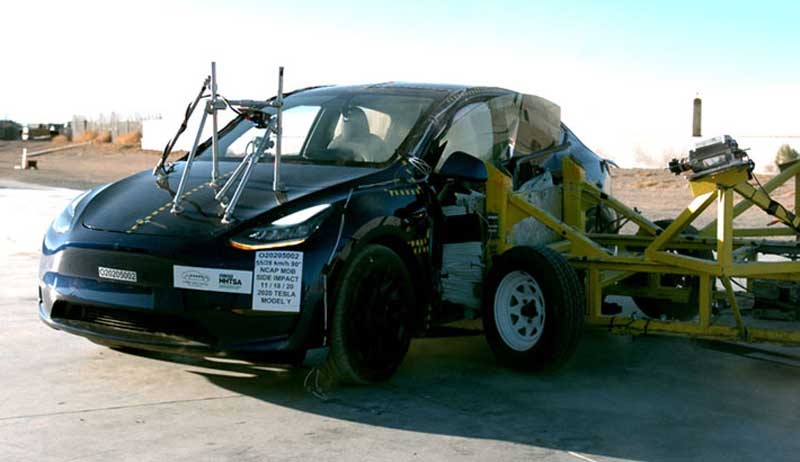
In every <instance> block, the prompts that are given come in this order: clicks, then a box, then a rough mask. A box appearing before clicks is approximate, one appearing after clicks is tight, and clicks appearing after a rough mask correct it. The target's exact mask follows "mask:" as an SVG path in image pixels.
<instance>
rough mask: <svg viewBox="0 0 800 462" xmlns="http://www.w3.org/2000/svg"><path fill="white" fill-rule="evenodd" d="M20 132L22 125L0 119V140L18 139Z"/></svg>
mask: <svg viewBox="0 0 800 462" xmlns="http://www.w3.org/2000/svg"><path fill="white" fill-rule="evenodd" d="M21 134H22V125H20V124H18V123H16V122H14V121H13V120H0V140H18V139H20V135H21Z"/></svg>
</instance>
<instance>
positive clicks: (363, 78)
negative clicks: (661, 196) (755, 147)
mask: <svg viewBox="0 0 800 462" xmlns="http://www.w3.org/2000/svg"><path fill="white" fill-rule="evenodd" d="M4 17H5V18H13V20H11V21H7V22H8V24H4V27H3V28H0V39H2V43H4V44H5V46H6V49H5V50H4V57H3V61H2V62H3V65H2V72H0V117H4V116H8V117H11V118H15V119H17V120H21V121H23V122H34V121H40V120H41V121H57V120H64V119H67V118H69V117H71V115H72V114H75V113H78V114H85V115H89V116H93V115H96V114H99V113H106V114H107V113H110V112H111V111H116V112H118V113H122V114H132V113H140V114H164V115H165V117H170V114H173V113H175V114H177V113H180V112H181V111H182V108H183V106H184V104H185V102H186V101H187V100H188V99H189V98H191V97H192V96H193V95H192V93H193V92H195V91H196V90H195V87H196V86H197V83H198V82H199V81H200V80H201V79H202V77H203V76H204V75H205V74H206V73H207V72H208V63H209V62H210V61H211V60H216V61H217V62H218V63H219V68H220V86H221V90H222V92H223V93H225V94H228V95H229V96H233V97H260V96H267V95H268V94H270V93H273V92H274V87H275V77H274V76H275V70H276V68H277V66H278V65H285V66H286V69H287V70H286V72H287V74H286V75H287V87H288V88H293V87H300V86H305V85H310V84H320V83H358V82H371V81H386V80H405V81H437V82H453V83H466V84H481V85H497V86H504V87H508V88H512V89H516V90H519V91H523V92H529V93H535V94H538V95H541V96H544V97H546V98H548V99H551V100H553V101H555V102H556V103H558V104H560V105H561V106H562V113H563V115H564V117H565V120H566V121H567V123H568V124H570V126H571V127H572V128H573V129H575V130H576V131H577V132H578V133H579V134H582V137H583V138H584V139H585V140H586V141H587V142H588V143H590V144H592V145H593V147H595V148H597V149H601V150H604V151H613V152H618V153H620V154H618V155H619V156H622V157H624V158H632V156H633V155H634V154H633V153H634V151H636V150H637V149H640V148H641V149H645V150H656V151H659V150H660V151H664V150H665V149H666V148H665V147H664V146H666V145H667V144H670V145H674V144H675V142H673V141H669V142H667V141H665V140H676V139H678V138H679V137H683V136H684V135H685V134H686V133H688V129H687V128H686V127H687V126H688V117H689V109H688V108H689V107H690V106H689V105H690V103H691V99H692V98H693V97H694V95H695V94H696V93H699V94H700V95H701V96H703V97H704V103H705V106H706V108H707V110H706V113H705V116H706V117H705V120H706V121H707V126H708V127H709V131H715V130H731V131H734V132H743V131H749V132H754V133H756V132H757V133H758V134H800V127H797V124H796V122H795V121H794V119H795V117H794V116H793V113H794V110H795V108H796V107H798V106H800V78H798V75H800V61H799V60H798V56H800V53H798V52H799V51H800V46H799V45H800V34H798V33H797V32H796V31H797V24H798V21H799V20H800V2H788V1H787V2H769V1H762V2H736V1H729V2H688V1H670V2H644V1H640V2H633V1H616V2H589V1H577V2H537V1H524V2H523V1H514V2H498V1H495V2H476V1H458V2H456V1H445V2H432V1H431V2H411V1H405V2H392V3H385V2H376V1H371V2H367V1H337V2H302V1H281V2H271V1H270V2H268V1H263V0H262V1H255V0H253V1H249V0H248V1H235V0H232V1H225V2H209V1H202V2H185V1H169V0H161V1H150V0H141V1H137V2H134V3H130V4H127V5H126V6H124V7H122V6H118V4H117V3H111V2H99V1H94V0H87V1H82V0H78V1H75V2H63V1H40V2H14V3H12V4H11V5H4ZM209 28H211V29H213V35H210V34H208V32H207V31H208V30H209ZM204 31H205V32H204ZM9 44H11V45H9ZM9 46H10V47H11V48H10V49H9ZM45 55H46V56H45ZM665 143H666V144H665ZM650 144H653V145H654V146H655V145H658V146H656V147H648V145H650ZM621 151H625V152H624V153H622V152H621Z"/></svg>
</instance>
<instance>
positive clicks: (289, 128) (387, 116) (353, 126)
mask: <svg viewBox="0 0 800 462" xmlns="http://www.w3.org/2000/svg"><path fill="white" fill-rule="evenodd" d="M431 102H432V98H429V97H425V96H419V95H405V94H404V95H398V94H386V93H374V94H371V93H355V94H354V93H340V94H331V93H322V94H314V93H313V92H312V94H306V95H304V94H302V93H300V94H296V95H291V96H289V97H287V98H286V100H285V103H284V110H283V138H282V144H281V159H282V160H286V161H288V162H292V161H295V162H310V163H322V164H345V165H346V164H380V163H383V162H386V161H388V160H390V159H391V158H392V157H394V155H395V154H396V152H397V149H398V148H399V147H400V145H401V144H402V143H403V141H404V140H405V139H406V137H408V134H409V132H410V131H411V129H412V127H414V125H416V124H417V122H418V121H419V120H420V118H421V116H422V114H424V113H425V112H426V111H427V110H428V108H429V107H430V105H431ZM233 124H234V125H233V126H232V127H230V128H229V129H227V130H225V131H224V134H223V135H222V136H220V139H219V152H220V159H221V160H240V159H241V158H242V157H244V156H245V155H246V154H247V153H249V152H251V151H253V150H255V149H256V148H257V147H258V145H259V144H260V142H261V140H262V138H263V136H264V133H265V131H266V129H265V128H259V127H258V126H257V125H256V124H255V123H253V122H251V121H249V120H246V119H239V120H237V121H234V122H233ZM270 137H271V138H272V141H274V135H272V134H271V135H270ZM210 151H211V148H210V146H209V147H207V148H206V149H205V150H204V151H203V152H201V153H200V157H199V160H210V158H211V153H210ZM273 152H274V148H272V149H268V150H267V154H268V155H266V156H264V158H263V159H262V161H268V160H269V159H271V154H272V153H273Z"/></svg>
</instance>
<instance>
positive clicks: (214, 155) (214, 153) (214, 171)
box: [211, 61, 219, 182]
mask: <svg viewBox="0 0 800 462" xmlns="http://www.w3.org/2000/svg"><path fill="white" fill-rule="evenodd" d="M211 127H212V131H211V181H212V182H214V181H217V177H218V176H219V139H218V136H217V63H216V62H215V61H211Z"/></svg>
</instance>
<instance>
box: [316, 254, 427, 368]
mask: <svg viewBox="0 0 800 462" xmlns="http://www.w3.org/2000/svg"><path fill="white" fill-rule="evenodd" d="M414 307H415V296H414V286H413V282H412V280H411V275H410V274H409V271H408V268H407V267H406V264H405V262H404V261H403V259H402V258H400V256H399V255H397V253H395V252H394V251H393V250H392V249H389V248H388V247H384V246H382V245H375V244H370V245H367V246H365V247H363V248H361V249H359V250H357V251H356V252H355V254H354V255H353V256H352V257H351V258H350V259H349V261H348V262H347V263H346V266H345V268H344V270H343V272H342V274H341V277H340V278H339V285H338V287H337V290H336V293H335V305H334V311H333V316H332V321H331V330H330V352H329V354H328V358H327V361H326V365H325V368H326V370H327V371H328V372H329V373H330V374H331V376H332V378H333V379H334V380H336V381H338V382H344V383H355V384H366V383H374V382H380V381H384V380H387V379H388V378H390V377H391V376H392V375H393V374H394V372H395V371H396V370H397V368H398V367H399V366H400V363H402V362H403V358H404V357H405V355H406V353H407V352H408V347H409V345H410V343H411V329H412V326H413V316H414Z"/></svg>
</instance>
